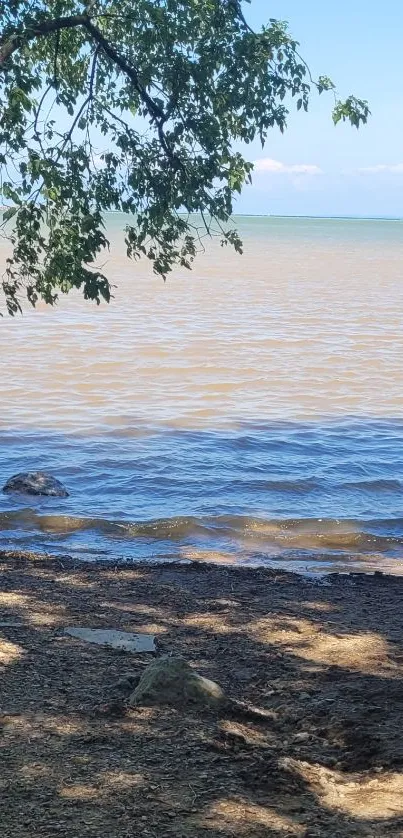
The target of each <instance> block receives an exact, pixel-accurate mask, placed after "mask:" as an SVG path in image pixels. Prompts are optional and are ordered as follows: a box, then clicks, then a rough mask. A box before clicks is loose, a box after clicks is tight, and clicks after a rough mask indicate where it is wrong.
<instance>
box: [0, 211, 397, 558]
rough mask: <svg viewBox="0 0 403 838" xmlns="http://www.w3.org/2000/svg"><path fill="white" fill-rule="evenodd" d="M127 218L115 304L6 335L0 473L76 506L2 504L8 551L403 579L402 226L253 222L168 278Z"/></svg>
mask: <svg viewBox="0 0 403 838" xmlns="http://www.w3.org/2000/svg"><path fill="white" fill-rule="evenodd" d="M123 223H124V222H123V219H122V217H120V216H118V215H115V216H110V217H109V221H108V224H109V234H110V238H111V242H112V247H111V252H110V254H109V255H107V256H106V257H105V260H106V264H105V266H104V267H105V270H106V271H107V273H108V276H109V277H110V279H111V280H112V281H113V283H114V284H115V285H116V288H115V291H114V294H115V299H114V300H113V302H112V303H111V305H110V306H107V305H103V306H100V307H99V308H97V307H95V306H93V305H92V304H89V303H85V302H84V301H82V300H81V299H80V298H79V297H78V296H70V297H69V298H67V299H63V300H61V302H60V304H59V305H58V307H57V308H55V309H51V308H46V307H39V309H38V310H36V311H35V312H34V311H30V310H27V311H26V313H25V314H24V316H23V317H22V318H15V319H8V318H6V317H5V318H3V319H2V320H1V322H0V350H1V353H2V359H3V363H2V375H1V379H0V393H1V404H2V409H1V412H0V440H1V463H0V476H1V478H4V481H5V479H6V478H7V477H8V476H9V475H10V474H11V473H13V472H15V471H20V470H27V469H33V468H41V469H48V470H51V471H52V473H54V474H55V475H56V476H57V477H58V478H59V479H62V480H63V481H64V482H65V483H66V484H67V485H68V488H69V490H70V492H71V495H70V497H69V498H68V499H67V500H63V501H60V500H59V501H56V500H54V499H52V500H51V499H43V500H39V501H37V500H33V499H27V498H22V497H19V498H12V497H10V496H4V497H3V498H1V499H0V501H1V505H0V528H1V529H0V546H5V545H7V546H10V545H15V544H16V543H18V544H19V545H20V546H25V547H35V548H41V549H46V550H48V551H50V552H54V551H56V552H60V551H62V552H69V553H74V554H77V555H85V556H87V557H88V556H93V557H94V556H102V557H107V556H110V555H113V556H114V557H116V558H120V557H122V558H126V559H130V558H134V559H136V558H142V557H143V558H150V559H156V560H158V559H162V558H181V559H188V558H195V559H200V560H212V561H217V560H218V561H226V562H254V563H269V564H273V563H274V564H281V565H284V564H286V565H287V566H290V567H295V568H297V569H307V568H308V569H311V570H312V569H313V570H318V571H320V570H323V569H328V568H332V569H334V568H342V569H353V568H356V567H359V568H361V569H362V568H364V569H374V568H379V569H390V568H392V569H393V570H394V572H400V565H401V560H402V559H403V392H402V391H403V375H402V364H403V281H402V279H403V277H402V274H403V223H402V222H400V221H375V220H373V221H364V220H363V221H359V220H332V219H324V220H316V219H286V218H284V219H283V218H239V219H236V223H237V225H238V228H239V230H240V233H241V235H242V237H243V240H244V246H245V247H244V249H245V252H244V255H243V256H242V257H240V256H238V255H236V254H234V253H233V252H232V251H231V250H230V249H227V248H225V249H222V248H221V247H220V246H219V244H218V242H208V241H207V242H206V252H205V253H204V254H201V255H200V256H199V257H198V259H197V261H196V263H195V266H194V270H193V271H192V272H191V273H189V272H187V271H186V272H184V271H183V272H182V271H181V272H176V273H175V274H174V275H171V276H170V277H169V278H168V280H167V282H166V283H163V281H162V280H161V279H159V278H157V277H155V276H153V275H152V272H151V270H150V269H149V267H148V266H147V265H146V263H141V262H140V263H133V262H129V261H128V260H127V259H126V255H125V251H124V245H123V233H122V227H123ZM4 259H5V251H4V250H3V251H1V250H0V261H3V262H4ZM402 566H403V565H402Z"/></svg>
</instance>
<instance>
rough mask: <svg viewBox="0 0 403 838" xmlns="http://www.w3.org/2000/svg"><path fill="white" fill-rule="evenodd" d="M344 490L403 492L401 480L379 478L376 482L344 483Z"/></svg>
mask: <svg viewBox="0 0 403 838" xmlns="http://www.w3.org/2000/svg"><path fill="white" fill-rule="evenodd" d="M343 487H344V488H348V489H359V490H360V491H364V492H379V491H380V492H382V491H383V492H403V485H402V482H401V481H400V480H394V479H393V478H390V479H388V478H378V479H374V480H351V481H348V482H346V483H343Z"/></svg>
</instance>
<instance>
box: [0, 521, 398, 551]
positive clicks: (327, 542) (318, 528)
mask: <svg viewBox="0 0 403 838" xmlns="http://www.w3.org/2000/svg"><path fill="white" fill-rule="evenodd" d="M0 530H3V531H8V532H10V530H12V531H13V537H14V534H15V533H18V532H20V533H21V537H23V538H24V539H26V538H29V537H30V536H32V539H33V541H35V536H36V535H38V536H44V535H46V536H50V537H51V538H52V543H53V544H55V543H56V542H57V541H58V539H59V540H60V543H61V544H63V546H64V548H65V547H66V540H67V543H69V540H70V539H73V540H74V543H78V542H77V538H78V540H80V536H81V534H83V533H84V534H87V535H86V536H85V538H86V543H88V544H89V546H91V539H92V536H91V533H92V534H95V535H96V536H97V538H96V539H95V537H94V540H96V541H97V543H100V544H102V545H103V547H105V546H106V545H107V544H108V543H109V544H110V545H112V543H113V542H116V541H119V542H120V543H126V544H127V545H130V543H132V544H133V543H135V542H137V543H140V544H141V543H142V544H147V543H148V544H154V545H157V544H158V543H159V544H160V545H164V544H166V545H168V544H172V545H173V544H177V545H181V544H182V545H183V544H187V545H189V544H192V543H194V544H197V545H205V546H206V547H207V548H211V549H217V548H219V546H220V545H223V544H226V545H227V546H228V545H231V549H232V550H233V552H234V560H236V554H237V552H239V553H242V554H243V555H245V554H246V553H248V552H250V553H261V554H264V552H265V551H268V552H270V551H271V552H273V551H277V552H279V553H282V552H285V551H290V550H312V551H326V550H330V551H332V550H334V551H349V550H350V551H352V552H365V551H379V552H388V551H390V550H393V549H396V547H400V548H401V547H402V546H403V520H402V519H400V520H397V519H390V520H388V519H386V520H383V521H379V520H378V521H359V520H332V519H322V518H307V519H304V518H296V519H291V518H287V519H282V518H268V519H265V518H254V517H250V516H242V515H220V516H204V517H203V516H201V517H196V516H177V517H171V518H162V519H154V520H149V521H119V520H113V519H107V518H95V517H93V518H86V517H79V516H69V515H54V514H48V515H43V514H38V513H37V512H35V510H32V509H20V510H16V511H7V512H3V513H1V514H0ZM99 537H100V538H101V542H100V541H99Z"/></svg>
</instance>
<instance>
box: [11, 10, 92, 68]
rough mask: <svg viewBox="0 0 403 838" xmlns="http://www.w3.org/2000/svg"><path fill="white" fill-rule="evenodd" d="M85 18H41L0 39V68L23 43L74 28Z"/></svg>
mask: <svg viewBox="0 0 403 838" xmlns="http://www.w3.org/2000/svg"><path fill="white" fill-rule="evenodd" d="M86 20H87V18H86V16H85V15H72V16H70V17H59V18H55V19H54V20H43V21H41V22H40V23H38V24H36V25H35V26H31V27H29V28H28V29H24V30H22V31H20V32H16V33H15V34H14V35H11V37H10V38H8V39H7V40H6V41H3V42H2V41H1V40H0V69H2V68H3V67H4V65H5V63H6V62H7V60H8V59H9V58H10V57H11V56H12V55H13V53H14V52H16V51H17V50H18V49H20V48H21V47H22V46H23V45H24V44H26V43H28V42H29V41H33V40H34V38H39V37H40V36H41V35H51V34H52V33H53V32H60V31H61V30H62V29H74V28H76V27H77V26H83V25H84V22H85V21H86Z"/></svg>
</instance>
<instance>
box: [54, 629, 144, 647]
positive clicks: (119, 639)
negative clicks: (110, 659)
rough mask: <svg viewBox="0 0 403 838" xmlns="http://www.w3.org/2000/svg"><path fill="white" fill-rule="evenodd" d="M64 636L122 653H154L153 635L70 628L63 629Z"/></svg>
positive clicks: (113, 630)
mask: <svg viewBox="0 0 403 838" xmlns="http://www.w3.org/2000/svg"><path fill="white" fill-rule="evenodd" d="M64 632H65V634H69V635H70V637H76V638H77V640H84V641H86V642H87V643H96V644H97V645H98V646H110V647H111V648H112V649H121V650H122V651H123V652H155V651H156V649H155V643H154V635H153V634H134V633H133V632H131V631H117V630H116V629H91V628H81V627H79V626H71V627H69V628H65V630H64Z"/></svg>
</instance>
